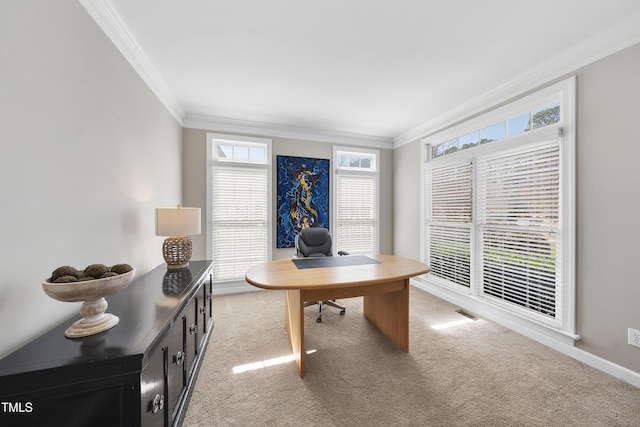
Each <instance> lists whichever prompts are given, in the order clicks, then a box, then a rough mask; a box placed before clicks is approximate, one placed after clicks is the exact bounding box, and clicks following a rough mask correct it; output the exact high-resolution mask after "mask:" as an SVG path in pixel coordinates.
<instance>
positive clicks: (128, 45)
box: [78, 0, 185, 125]
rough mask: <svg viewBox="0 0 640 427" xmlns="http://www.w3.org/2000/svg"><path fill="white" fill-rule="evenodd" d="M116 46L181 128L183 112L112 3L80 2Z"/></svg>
mask: <svg viewBox="0 0 640 427" xmlns="http://www.w3.org/2000/svg"><path fill="white" fill-rule="evenodd" d="M78 1H79V2H80V4H81V5H82V6H83V7H84V8H85V9H86V11H87V12H88V13H89V15H90V16H91V17H92V18H93V19H94V21H96V23H97V24H98V26H100V28H101V29H102V31H104V33H105V34H106V35H107V37H109V39H110V40H111V41H112V42H113V44H114V45H115V46H116V47H117V48H118V50H119V51H120V53H122V55H124V57H125V58H126V60H127V61H128V62H129V64H131V66H132V67H133V68H134V69H135V70H136V72H137V73H138V74H139V75H140V77H141V78H142V79H143V80H144V82H145V83H146V84H147V86H149V88H150V89H151V90H152V91H153V93H154V94H155V95H156V96H157V97H158V99H159V100H160V102H162V104H163V105H164V106H165V107H166V108H167V110H169V113H170V114H171V115H172V116H173V117H174V118H175V119H176V120H177V121H178V123H180V125H182V121H183V118H184V115H185V112H184V109H183V108H182V106H181V105H180V103H179V102H178V101H177V99H176V98H175V96H174V94H173V92H172V91H171V90H170V89H169V87H168V86H167V85H166V83H165V82H164V80H163V79H162V77H161V76H160V74H158V72H157V71H156V69H155V68H154V67H153V65H151V62H149V59H148V58H147V56H146V55H145V54H144V52H143V50H142V48H141V47H140V45H139V44H138V42H137V41H136V39H135V37H134V36H133V33H132V32H131V31H130V30H129V28H128V27H127V25H126V23H125V22H124V20H123V19H122V18H121V17H120V15H119V14H118V12H117V10H116V9H115V8H114V7H113V5H112V4H111V2H110V1H109V0H78Z"/></svg>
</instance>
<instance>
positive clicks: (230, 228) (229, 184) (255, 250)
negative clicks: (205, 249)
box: [211, 163, 268, 282]
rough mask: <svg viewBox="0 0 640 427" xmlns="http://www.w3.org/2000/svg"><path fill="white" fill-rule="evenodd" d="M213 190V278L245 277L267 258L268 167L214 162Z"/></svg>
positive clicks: (218, 280)
mask: <svg viewBox="0 0 640 427" xmlns="http://www.w3.org/2000/svg"><path fill="white" fill-rule="evenodd" d="M211 191H212V197H211V200H212V206H211V232H212V239H211V242H212V252H213V260H214V263H213V272H214V273H213V276H214V281H216V282H222V281H233V280H242V279H243V278H244V275H245V273H246V272H247V270H249V268H251V267H253V266H254V265H256V264H258V263H260V262H264V261H267V244H268V241H267V233H268V227H267V218H268V216H267V213H268V212H267V210H268V200H267V169H266V168H261V167H248V166H239V165H225V164H221V163H215V164H214V165H213V166H212V170H211Z"/></svg>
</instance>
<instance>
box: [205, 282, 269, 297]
mask: <svg viewBox="0 0 640 427" xmlns="http://www.w3.org/2000/svg"><path fill="white" fill-rule="evenodd" d="M263 290H264V289H260V288H257V287H255V286H253V285H250V284H249V283H247V282H244V281H243V282H227V283H220V284H218V283H214V284H213V295H229V294H241V293H244V292H255V291H263Z"/></svg>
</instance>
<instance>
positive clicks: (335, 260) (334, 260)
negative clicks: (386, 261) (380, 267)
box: [292, 255, 380, 270]
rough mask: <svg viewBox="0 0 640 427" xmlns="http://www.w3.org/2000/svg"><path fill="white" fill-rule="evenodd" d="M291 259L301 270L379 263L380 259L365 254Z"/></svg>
mask: <svg viewBox="0 0 640 427" xmlns="http://www.w3.org/2000/svg"><path fill="white" fill-rule="evenodd" d="M292 261H293V263H294V264H295V265H296V267H298V270H302V269H305V268H321V267H345V266H350V265H365V264H380V261H378V260H375V259H373V258H369V257H368V256H365V255H347V256H329V257H311V258H294V259H292Z"/></svg>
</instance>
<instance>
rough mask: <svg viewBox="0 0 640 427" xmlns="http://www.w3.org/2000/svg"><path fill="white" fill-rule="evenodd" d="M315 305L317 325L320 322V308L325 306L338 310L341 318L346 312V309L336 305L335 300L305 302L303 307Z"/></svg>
mask: <svg viewBox="0 0 640 427" xmlns="http://www.w3.org/2000/svg"><path fill="white" fill-rule="evenodd" d="M315 304H318V318H317V319H316V322H317V323H320V322H322V306H323V305H325V304H326V305H329V306H331V307H335V308H339V309H340V315H341V316H344V314H345V313H346V312H347V308H346V307H345V306H344V305H342V304H338V303H337V302H336V300H333V299H332V300H325V301H309V302H305V303H304V306H305V307H309V306H310V305H315Z"/></svg>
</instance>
